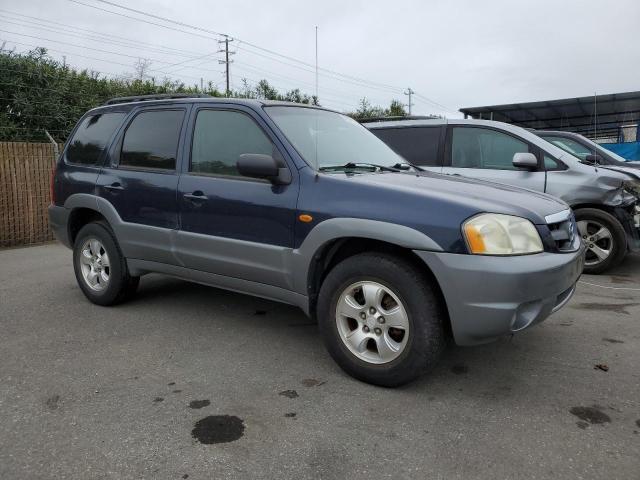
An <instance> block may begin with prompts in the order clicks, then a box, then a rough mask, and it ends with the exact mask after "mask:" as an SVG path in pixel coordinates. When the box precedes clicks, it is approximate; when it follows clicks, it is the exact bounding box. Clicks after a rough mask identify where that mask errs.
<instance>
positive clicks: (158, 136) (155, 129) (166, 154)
mask: <svg viewBox="0 0 640 480" xmlns="http://www.w3.org/2000/svg"><path fill="white" fill-rule="evenodd" d="M183 118H184V110H152V111H147V112H142V113H140V114H138V115H136V117H135V118H134V119H133V121H132V122H131V124H130V125H129V128H127V131H126V132H125V134H124V140H123V141H122V153H121V154H120V166H123V167H129V168H153V169H160V170H175V168H176V157H177V155H178V141H179V139H180V129H181V128H182V120H183Z"/></svg>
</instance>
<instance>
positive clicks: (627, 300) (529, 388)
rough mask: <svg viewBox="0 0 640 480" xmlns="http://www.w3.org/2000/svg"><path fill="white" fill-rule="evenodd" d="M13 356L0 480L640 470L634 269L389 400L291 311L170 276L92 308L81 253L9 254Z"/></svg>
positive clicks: (6, 325)
mask: <svg viewBox="0 0 640 480" xmlns="http://www.w3.org/2000/svg"><path fill="white" fill-rule="evenodd" d="M595 284H597V285H599V286H595ZM605 287H606V288H605ZM0 352H2V357H1V362H0V478H2V479H27V478H28V479H40V478H78V479H94V478H113V479H126V478H154V479H155V478H159V479H164V478H168V479H173V478H175V479H184V478H190V479H201V478H202V479H204V478H207V479H209V478H216V479H217V478H251V479H260V478H265V479H266V478H292V479H300V478H322V479H325V478H329V479H331V478H335V479H343V478H349V479H359V478H367V479H372V478H429V479H439V478H442V479H455V478H460V479H469V478H486V479H492V480H494V479H507V478H509V479H512V478H549V479H558V478H570V479H576V478H598V479H601V478H607V479H618V478H620V479H637V478H639V475H640V370H639V368H638V367H639V366H640V256H632V257H628V258H627V259H626V261H625V263H624V265H622V266H621V267H620V268H618V269H617V271H615V272H614V273H613V274H611V275H604V276H583V277H582V279H581V283H580V284H579V287H578V291H577V294H576V295H575V297H574V298H573V300H572V301H571V302H570V304H569V305H568V306H567V307H566V308H564V309H563V310H561V311H560V312H558V313H557V314H555V315H554V316H552V317H551V318H550V319H548V320H547V321H546V322H545V323H543V324H542V325H540V326H537V327H535V328H532V329H530V330H528V331H526V332H524V333H522V334H520V335H517V336H515V337H513V338H512V339H505V340H503V341H499V342H497V343H494V344H491V345H485V346H482V347H474V348H456V347H452V348H450V349H449V350H448V351H447V353H446V354H445V356H444V358H443V360H442V362H441V364H440V366H439V367H438V368H436V370H435V371H433V372H432V373H431V374H430V375H428V376H426V377H424V378H422V379H421V380H419V381H417V382H415V383H413V384H411V385H408V386H406V387H403V388H400V389H395V390H390V389H382V388H378V387H373V386H370V385H366V384H363V383H360V382H358V381H356V380H353V379H352V378H350V377H348V376H346V375H345V374H344V373H342V371H341V370H340V369H339V368H338V367H337V366H336V365H335V364H334V363H333V361H332V360H331V359H330V358H329V356H328V355H327V354H326V353H325V351H324V349H323V347H322V344H321V341H320V338H319V336H318V334H317V330H316V326H315V325H313V324H311V323H310V321H309V320H308V319H307V318H306V317H305V316H304V315H303V314H302V313H301V312H300V311H298V310H297V309H295V308H293V307H289V306H286V305H280V304H276V303H272V302H269V301H266V300H261V299H255V298H250V297H246V296H242V295H239V294H235V293H229V292H224V291H221V290H216V289H212V288H207V287H204V286H200V285H195V284H189V283H186V282H182V281H179V280H175V279H171V278H167V277H162V276H159V275H149V276H147V277H144V278H143V279H142V281H141V287H140V291H139V294H138V296H137V297H136V298H135V299H134V300H133V301H131V302H129V303H127V304H124V305H120V306H118V307H113V308H104V307H98V306H95V305H92V304H90V303H89V302H88V301H87V300H86V299H85V298H84V297H83V295H82V294H81V292H80V290H79V289H78V287H77V286H76V283H75V278H74V276H73V272H72V268H71V254H70V251H69V250H66V249H65V248H64V247H62V246H59V245H55V244H50V245H44V246H39V247H31V248H23V249H13V250H4V251H0ZM596 365H600V367H596Z"/></svg>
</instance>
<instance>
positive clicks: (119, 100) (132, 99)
mask: <svg viewBox="0 0 640 480" xmlns="http://www.w3.org/2000/svg"><path fill="white" fill-rule="evenodd" d="M172 98H211V95H207V94H205V93H161V94H154V95H133V96H131V97H116V98H110V99H109V100H107V101H106V102H104V105H116V104H118V103H131V102H146V101H148V100H169V99H172Z"/></svg>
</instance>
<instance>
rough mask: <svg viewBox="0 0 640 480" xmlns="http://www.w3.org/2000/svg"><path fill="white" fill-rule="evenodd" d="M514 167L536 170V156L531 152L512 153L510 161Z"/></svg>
mask: <svg viewBox="0 0 640 480" xmlns="http://www.w3.org/2000/svg"><path fill="white" fill-rule="evenodd" d="M511 163H513V166H514V167H516V168H524V169H527V170H536V169H537V168H538V158H537V157H536V156H535V155H534V154H533V153H528V152H527V153H524V152H520V153H516V154H514V155H513V160H512V162H511Z"/></svg>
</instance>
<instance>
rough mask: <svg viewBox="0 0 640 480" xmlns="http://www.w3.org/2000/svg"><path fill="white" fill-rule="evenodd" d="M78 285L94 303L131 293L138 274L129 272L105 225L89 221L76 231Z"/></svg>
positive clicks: (110, 302)
mask: <svg viewBox="0 0 640 480" xmlns="http://www.w3.org/2000/svg"><path fill="white" fill-rule="evenodd" d="M73 266H74V270H75V274H76V280H77V282H78V286H79V287H80V289H81V290H82V292H83V293H84V294H85V296H86V297H87V298H88V299H89V300H90V301H91V302H93V303H96V304H98V305H115V304H117V303H120V302H122V301H124V300H126V299H127V298H129V297H130V296H131V295H133V294H134V293H135V291H136V289H137V287H138V283H139V281H140V277H133V276H131V275H129V271H128V269H127V263H126V261H125V258H124V256H123V255H122V252H120V248H119V246H118V244H117V242H116V240H115V237H114V235H113V233H112V232H111V229H110V228H109V226H108V225H106V224H104V223H102V222H94V223H89V224H87V225H85V226H84V227H82V228H81V229H80V231H79V232H78V235H77V237H76V240H75V242H74V247H73Z"/></svg>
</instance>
